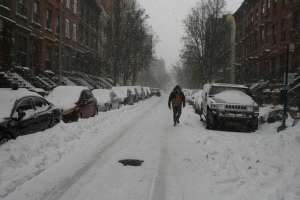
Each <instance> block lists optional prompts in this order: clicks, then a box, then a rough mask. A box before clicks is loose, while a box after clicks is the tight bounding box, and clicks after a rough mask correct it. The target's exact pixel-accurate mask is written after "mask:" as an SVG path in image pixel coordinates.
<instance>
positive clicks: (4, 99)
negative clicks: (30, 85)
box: [0, 88, 41, 121]
mask: <svg viewBox="0 0 300 200" xmlns="http://www.w3.org/2000/svg"><path fill="white" fill-rule="evenodd" d="M27 96H36V97H41V96H40V95H39V94H37V93H35V92H30V91H29V90H27V89H25V88H20V89H18V90H12V89H10V88H0V121H3V119H4V118H7V117H10V114H11V111H12V109H13V107H14V105H15V102H16V100H18V99H21V98H24V97H27Z"/></svg>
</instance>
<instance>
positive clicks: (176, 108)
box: [173, 106, 181, 124]
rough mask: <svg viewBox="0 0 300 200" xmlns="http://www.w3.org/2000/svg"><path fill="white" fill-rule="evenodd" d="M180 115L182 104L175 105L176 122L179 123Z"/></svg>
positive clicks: (174, 116)
mask: <svg viewBox="0 0 300 200" xmlns="http://www.w3.org/2000/svg"><path fill="white" fill-rule="evenodd" d="M180 116H181V106H176V107H173V119H174V124H176V123H179V118H180Z"/></svg>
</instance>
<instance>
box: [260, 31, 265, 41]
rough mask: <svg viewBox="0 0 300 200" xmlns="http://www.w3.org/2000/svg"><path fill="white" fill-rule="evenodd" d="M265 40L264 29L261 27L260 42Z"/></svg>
mask: <svg viewBox="0 0 300 200" xmlns="http://www.w3.org/2000/svg"><path fill="white" fill-rule="evenodd" d="M264 41H265V29H264V28H262V29H261V42H262V43H263V42H264Z"/></svg>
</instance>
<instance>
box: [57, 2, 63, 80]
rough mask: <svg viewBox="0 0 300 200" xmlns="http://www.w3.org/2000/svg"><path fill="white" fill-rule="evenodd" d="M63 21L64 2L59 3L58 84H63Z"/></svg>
mask: <svg viewBox="0 0 300 200" xmlns="http://www.w3.org/2000/svg"><path fill="white" fill-rule="evenodd" d="M63 20H64V1H63V0H60V2H59V47H58V67H59V68H58V73H59V84H62V82H63V74H62V70H63V40H64V32H63Z"/></svg>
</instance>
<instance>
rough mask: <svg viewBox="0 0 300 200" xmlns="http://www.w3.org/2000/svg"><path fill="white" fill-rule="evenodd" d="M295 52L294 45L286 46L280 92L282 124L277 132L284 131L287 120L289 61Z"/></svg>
mask: <svg viewBox="0 0 300 200" xmlns="http://www.w3.org/2000/svg"><path fill="white" fill-rule="evenodd" d="M294 51H295V44H293V43H290V44H288V45H287V48H286V56H287V57H286V66H285V74H284V88H283V90H282V95H283V117H282V124H281V126H280V127H278V129H277V132H280V131H283V130H285V129H286V119H287V111H288V89H289V82H288V74H289V63H290V61H289V59H290V55H291V54H292V53H294Z"/></svg>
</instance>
